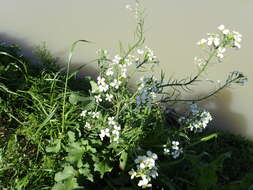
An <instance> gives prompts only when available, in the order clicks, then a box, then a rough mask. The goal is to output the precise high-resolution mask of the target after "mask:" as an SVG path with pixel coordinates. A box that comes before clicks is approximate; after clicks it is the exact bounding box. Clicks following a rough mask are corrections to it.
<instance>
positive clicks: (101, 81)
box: [97, 76, 105, 85]
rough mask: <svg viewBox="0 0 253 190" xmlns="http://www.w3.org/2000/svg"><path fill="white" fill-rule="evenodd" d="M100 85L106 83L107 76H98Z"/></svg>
mask: <svg viewBox="0 0 253 190" xmlns="http://www.w3.org/2000/svg"><path fill="white" fill-rule="evenodd" d="M97 81H98V85H101V84H104V83H105V78H103V77H101V76H98V77H97Z"/></svg>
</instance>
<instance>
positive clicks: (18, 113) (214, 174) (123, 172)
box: [0, 1, 252, 190]
mask: <svg viewBox="0 0 253 190" xmlns="http://www.w3.org/2000/svg"><path fill="white" fill-rule="evenodd" d="M137 5H138V6H137V8H136V9H134V10H133V9H131V10H133V12H134V13H135V14H137V15H136V16H137V28H136V41H135V42H134V43H133V44H132V45H129V46H127V48H124V47H123V45H122V46H121V48H120V52H119V54H118V55H115V56H114V57H110V55H109V54H108V52H107V51H106V50H102V49H100V50H98V52H97V54H98V59H97V60H96V62H97V63H98V71H99V75H98V77H97V80H93V79H91V78H90V77H85V78H81V79H80V78H79V79H77V78H76V75H77V73H78V71H79V69H81V68H79V69H78V70H77V71H74V72H70V64H71V60H72V55H73V53H74V49H75V48H76V46H77V45H78V44H79V43H89V42H88V41H86V40H79V41H76V42H75V43H74V44H73V45H72V47H71V50H70V53H69V59H68V63H67V68H66V69H65V70H66V73H65V74H63V72H60V71H63V70H64V69H61V68H60V67H59V66H57V64H56V63H57V59H56V58H54V57H53V56H52V55H51V54H50V52H49V51H48V50H47V49H46V47H45V45H44V46H42V47H39V48H38V49H37V51H36V53H37V57H38V58H39V60H40V62H41V63H40V65H37V66H34V65H32V64H30V63H29V61H28V60H27V59H26V58H24V57H23V56H22V55H20V53H19V48H17V47H16V46H7V45H4V44H2V45H1V46H0V49H1V52H0V63H1V67H0V72H1V78H0V94H1V102H0V119H1V124H2V125H1V128H0V135H1V139H0V164H1V165H0V185H1V186H2V187H3V188H7V189H17V190H19V189H53V190H72V189H85V188H86V189H105V190H106V189H121V190H124V189H125V190H127V189H128V190H130V189H139V188H152V189H176V190H177V189H201V190H204V189H206V190H209V189H229V188H230V189H232V188H237V189H240V188H244V189H245V188H250V185H252V184H250V183H251V179H252V174H250V173H249V174H248V175H245V176H239V177H240V179H241V182H242V183H240V184H236V185H233V184H231V183H230V182H231V181H234V180H237V179H238V178H237V177H234V174H233V172H231V173H232V174H231V175H230V174H227V173H226V172H225V173H226V176H231V180H230V179H228V180H227V179H225V180H224V179H223V180H221V179H222V177H224V176H223V175H222V173H223V172H224V171H223V170H224V168H226V167H228V165H226V163H227V162H228V160H231V159H232V158H233V152H234V151H230V150H227V149H225V150H224V151H221V152H218V153H217V154H216V155H215V156H212V155H211V153H209V151H210V150H209V149H206V148H205V147H203V148H200V147H201V144H208V145H209V144H211V145H210V146H212V145H215V144H214V143H210V141H211V142H214V141H212V140H213V139H214V138H216V137H217V134H216V133H211V134H206V135H205V136H203V133H200V132H202V131H204V129H205V128H206V126H207V124H208V123H209V122H210V121H211V120H212V117H211V115H210V113H209V112H207V111H206V110H204V109H201V108H199V107H198V106H197V104H196V102H198V101H201V100H204V99H207V98H209V97H211V96H213V95H215V94H217V93H218V92H219V91H220V90H222V89H224V88H227V87H230V86H231V85H233V84H238V83H239V84H243V83H244V82H245V81H246V80H247V78H246V77H245V76H244V75H243V74H242V73H240V72H232V73H230V74H229V75H228V78H227V79H226V80H225V82H224V83H223V84H219V85H218V86H217V88H215V89H214V90H213V91H211V92H210V94H207V95H206V96H203V97H197V98H196V99H193V100H184V99H180V96H179V95H180V93H181V90H182V89H183V90H187V89H190V88H191V85H192V84H195V83H196V82H199V80H200V77H201V76H203V74H204V73H205V71H206V69H207V68H208V67H209V65H210V64H213V63H214V62H217V61H218V62H221V60H222V59H223V54H224V52H225V50H226V49H225V48H227V49H229V48H232V49H235V48H237V49H238V48H240V41H241V35H240V34H239V33H238V32H235V31H232V32H230V31H228V30H227V29H225V27H224V26H223V25H221V26H220V27H219V32H218V33H213V34H209V35H208V38H207V40H206V39H202V40H201V41H200V42H199V43H198V44H199V45H200V46H201V47H202V48H203V49H204V50H205V52H207V54H204V55H203V56H202V57H201V58H198V59H197V61H198V63H199V70H198V72H197V74H196V75H195V76H194V77H191V78H186V79H182V80H174V79H170V80H168V81H165V80H166V78H165V75H164V73H161V78H160V79H156V78H155V77H154V76H153V73H152V71H153V70H154V69H155V66H156V65H157V64H158V63H159V60H158V58H157V57H156V55H155V54H154V52H153V50H151V49H150V48H148V47H144V33H143V30H144V19H143V14H144V12H143V11H142V9H141V8H140V5H139V2H138V1H137ZM150 71H151V72H150ZM140 72H142V73H143V72H145V73H147V74H146V75H144V76H143V77H142V78H141V79H140V81H139V82H137V84H136V88H131V87H130V86H129V81H130V78H131V77H133V76H134V75H139V74H140ZM13 76H14V77H13ZM74 84H78V85H80V86H74ZM168 102H171V103H176V102H193V104H192V105H191V106H190V111H189V112H187V113H186V114H183V115H179V114H177V113H175V116H174V117H172V115H171V113H172V112H171V110H172V106H171V105H170V104H167V103H168ZM245 155H246V153H245ZM251 161H252V160H251ZM228 163H229V162H228ZM232 163H234V161H233V162H232ZM232 163H230V164H231V165H232ZM235 172H237V171H235ZM249 172H251V171H249Z"/></svg>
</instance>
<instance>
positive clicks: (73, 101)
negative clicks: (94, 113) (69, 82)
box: [69, 92, 93, 105]
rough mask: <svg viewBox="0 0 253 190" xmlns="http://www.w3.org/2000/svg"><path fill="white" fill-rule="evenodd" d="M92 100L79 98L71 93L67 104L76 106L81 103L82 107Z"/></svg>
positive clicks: (83, 97) (90, 98)
mask: <svg viewBox="0 0 253 190" xmlns="http://www.w3.org/2000/svg"><path fill="white" fill-rule="evenodd" d="M92 100H93V98H92V97H90V96H88V97H85V96H80V95H78V93H74V92H72V93H71V95H70V96H69V102H70V103H71V104H72V105H77V103H78V102H83V104H84V105H88V104H89V103H90V102H91V101H92Z"/></svg>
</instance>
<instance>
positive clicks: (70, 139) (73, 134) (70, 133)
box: [68, 131, 76, 142]
mask: <svg viewBox="0 0 253 190" xmlns="http://www.w3.org/2000/svg"><path fill="white" fill-rule="evenodd" d="M68 137H69V142H75V140H76V138H75V133H74V132H72V131H68Z"/></svg>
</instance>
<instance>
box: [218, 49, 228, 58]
mask: <svg viewBox="0 0 253 190" xmlns="http://www.w3.org/2000/svg"><path fill="white" fill-rule="evenodd" d="M225 51H226V48H224V47H219V48H218V51H217V57H218V58H219V59H222V58H223V57H224V55H223V53H225Z"/></svg>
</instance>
